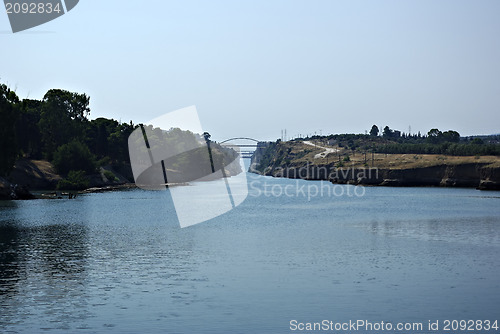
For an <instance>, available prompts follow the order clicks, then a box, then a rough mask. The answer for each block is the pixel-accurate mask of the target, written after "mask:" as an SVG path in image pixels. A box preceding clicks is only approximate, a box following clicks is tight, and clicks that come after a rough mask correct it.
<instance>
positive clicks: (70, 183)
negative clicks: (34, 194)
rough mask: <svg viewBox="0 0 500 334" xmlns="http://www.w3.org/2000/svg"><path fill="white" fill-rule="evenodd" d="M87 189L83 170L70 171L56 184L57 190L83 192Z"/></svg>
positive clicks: (87, 182) (87, 184)
mask: <svg viewBox="0 0 500 334" xmlns="http://www.w3.org/2000/svg"><path fill="white" fill-rule="evenodd" d="M88 187H89V180H88V179H87V177H86V176H85V172H84V171H83V170H79V171H74V170H72V171H70V172H69V173H68V176H67V177H66V178H65V179H63V180H61V181H59V183H57V189H59V190H83V189H87V188H88Z"/></svg>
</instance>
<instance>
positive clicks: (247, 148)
mask: <svg viewBox="0 0 500 334" xmlns="http://www.w3.org/2000/svg"><path fill="white" fill-rule="evenodd" d="M237 140H246V141H253V142H255V144H227V143H229V142H231V141H237ZM259 142H260V141H259V140H257V139H253V138H249V137H235V138H229V139H226V140H224V141H221V142H220V143H219V144H221V145H223V146H228V147H238V148H239V149H240V150H239V151H240V155H241V157H242V158H243V159H251V158H252V156H253V154H254V152H255V150H256V149H258V148H259ZM241 148H245V150H241ZM250 148H253V149H254V150H250Z"/></svg>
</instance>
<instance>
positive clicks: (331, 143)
mask: <svg viewBox="0 0 500 334" xmlns="http://www.w3.org/2000/svg"><path fill="white" fill-rule="evenodd" d="M328 145H330V146H333V145H337V141H336V140H335V139H328Z"/></svg>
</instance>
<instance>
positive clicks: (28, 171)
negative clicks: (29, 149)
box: [9, 159, 61, 190]
mask: <svg viewBox="0 0 500 334" xmlns="http://www.w3.org/2000/svg"><path fill="white" fill-rule="evenodd" d="M9 180H11V182H12V183H15V184H20V185H23V186H26V187H28V188H29V189H42V190H49V189H55V188H56V185H57V182H59V180H61V176H60V175H58V174H57V173H56V172H55V170H54V167H53V166H52V164H51V163H49V162H48V161H44V160H28V159H21V160H18V161H17V162H16V164H15V166H14V169H13V170H12V172H11V173H10V176H9Z"/></svg>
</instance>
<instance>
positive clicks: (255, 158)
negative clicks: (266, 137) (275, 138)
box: [249, 141, 270, 172]
mask: <svg viewBox="0 0 500 334" xmlns="http://www.w3.org/2000/svg"><path fill="white" fill-rule="evenodd" d="M269 144H270V142H262V141H261V142H258V143H257V148H256V149H255V152H253V155H252V159H251V160H250V168H249V170H250V172H254V171H255V169H254V168H253V167H254V166H258V165H259V163H260V160H261V159H262V156H263V155H264V152H265V150H266V149H267V148H268V147H269Z"/></svg>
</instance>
